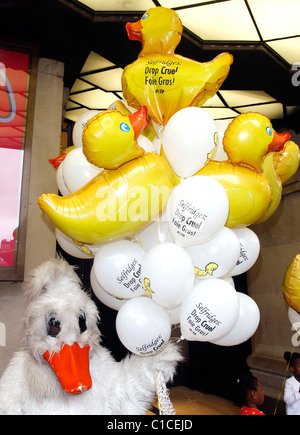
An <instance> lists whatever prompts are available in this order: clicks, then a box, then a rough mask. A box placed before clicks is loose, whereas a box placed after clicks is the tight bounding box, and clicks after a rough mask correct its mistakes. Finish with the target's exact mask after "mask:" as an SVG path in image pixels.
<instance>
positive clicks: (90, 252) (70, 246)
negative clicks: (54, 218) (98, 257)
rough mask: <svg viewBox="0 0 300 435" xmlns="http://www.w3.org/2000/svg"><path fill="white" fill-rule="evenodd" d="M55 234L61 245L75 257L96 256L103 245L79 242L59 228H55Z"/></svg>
mask: <svg viewBox="0 0 300 435" xmlns="http://www.w3.org/2000/svg"><path fill="white" fill-rule="evenodd" d="M55 236H56V240H57V242H58V244H59V245H60V247H61V248H62V249H63V250H64V251H65V252H67V254H70V255H72V256H73V257H75V258H83V259H87V258H94V255H95V254H96V252H97V251H99V249H100V248H101V246H103V244H100V245H88V244H81V243H77V244H76V242H75V241H74V240H72V239H71V238H70V237H68V236H66V234H64V233H63V232H62V231H60V230H59V229H58V228H55Z"/></svg>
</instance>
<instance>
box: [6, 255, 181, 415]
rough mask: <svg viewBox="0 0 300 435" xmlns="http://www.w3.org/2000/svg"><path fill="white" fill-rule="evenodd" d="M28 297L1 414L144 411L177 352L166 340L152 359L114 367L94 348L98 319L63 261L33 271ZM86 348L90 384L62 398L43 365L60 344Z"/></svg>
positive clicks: (127, 361) (103, 352)
mask: <svg viewBox="0 0 300 435" xmlns="http://www.w3.org/2000/svg"><path fill="white" fill-rule="evenodd" d="M26 292H27V294H28V295H29V298H30V303H29V306H28V310H27V318H26V329H25V331H26V333H25V348H24V349H23V350H22V351H20V352H17V353H16V354H15V356H14V357H13V359H12V360H11V362H10V364H9V366H8V367H7V369H6V371H5V372H4V374H3V376H2V378H1V379H0V414H36V415H37V414H114V415H116V414H143V413H145V412H146V411H147V409H149V407H150V405H151V402H152V401H153V399H154V397H155V390H156V373H157V370H160V371H161V373H162V374H163V377H164V379H165V380H166V381H169V380H171V379H172V378H173V375H174V373H175V368H176V365H177V362H178V361H180V360H181V355H180V353H179V352H178V350H177V348H176V346H175V345H173V344H171V343H169V344H168V345H167V346H166V348H165V349H164V350H163V351H162V352H160V353H159V354H158V355H155V356H153V357H139V356H135V355H128V356H127V357H126V358H125V359H124V360H122V361H121V362H116V361H115V360H114V358H113V357H112V356H111V354H110V352H109V351H108V350H107V349H105V348H104V347H102V346H101V345H100V332H99V329H98V320H99V315H98V311H97V308H96V306H95V304H94V303H93V301H92V300H91V299H90V298H89V296H88V295H87V293H85V292H84V291H83V290H82V286H81V282H80V279H79V278H78V276H77V274H76V273H75V271H74V269H73V268H72V267H71V266H70V265H69V264H68V263H66V262H65V261H64V260H62V259H57V260H50V261H47V262H45V263H43V264H41V265H40V266H39V267H38V268H37V269H36V270H34V271H33V273H32V275H31V277H30V279H29V281H28V283H27V284H26ZM74 343H78V344H79V346H80V347H84V346H87V345H88V346H90V353H89V356H90V361H89V365H90V374H91V378H92V387H91V389H90V390H88V391H85V392H84V393H82V394H79V395H70V394H67V393H66V392H65V391H64V390H63V388H62V387H61V385H60V383H59V381H58V379H57V377H56V375H55V373H54V371H53V370H52V368H51V367H50V365H49V364H48V363H47V362H46V361H45V360H44V358H43V354H44V353H45V352H46V351H48V352H49V353H50V354H55V353H58V352H59V351H60V349H61V348H62V347H63V346H64V345H69V346H72V345H73V344H74Z"/></svg>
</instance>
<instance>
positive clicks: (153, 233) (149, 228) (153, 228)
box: [136, 216, 173, 252]
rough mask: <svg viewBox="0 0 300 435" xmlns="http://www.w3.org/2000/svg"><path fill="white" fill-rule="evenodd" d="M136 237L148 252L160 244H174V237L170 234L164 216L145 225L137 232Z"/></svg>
mask: <svg viewBox="0 0 300 435" xmlns="http://www.w3.org/2000/svg"><path fill="white" fill-rule="evenodd" d="M136 236H137V238H138V240H139V242H140V244H141V246H142V247H143V249H144V251H146V252H148V251H149V250H150V249H151V248H153V247H154V246H156V245H158V244H159V243H168V242H173V239H172V236H171V234H170V232H169V224H168V221H166V220H165V219H164V218H163V216H162V217H161V218H159V219H157V220H156V219H155V220H153V221H151V222H150V223H149V224H147V225H145V226H144V227H143V228H142V229H141V230H140V231H138V232H137V234H136Z"/></svg>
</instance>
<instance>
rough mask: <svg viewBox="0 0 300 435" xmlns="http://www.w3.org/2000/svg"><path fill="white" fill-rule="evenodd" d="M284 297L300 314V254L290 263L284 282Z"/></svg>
mask: <svg viewBox="0 0 300 435" xmlns="http://www.w3.org/2000/svg"><path fill="white" fill-rule="evenodd" d="M282 292H283V297H284V299H285V301H286V303H287V304H288V306H289V307H291V308H292V309H293V310H295V311H297V313H298V314H300V255H299V254H298V255H296V257H295V258H294V259H293V260H292V262H291V263H290V264H289V266H288V268H287V270H286V272H285V275H284V280H283V283H282Z"/></svg>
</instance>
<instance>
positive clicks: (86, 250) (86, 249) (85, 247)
mask: <svg viewBox="0 0 300 435" xmlns="http://www.w3.org/2000/svg"><path fill="white" fill-rule="evenodd" d="M72 241H73V243H75V245H76V246H78V247H79V248H80V249H81V250H82V252H84V253H85V254H87V255H95V254H94V252H93V251H91V250H90V248H88V247H87V246H84V243H82V242H78V241H77V240H72Z"/></svg>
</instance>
